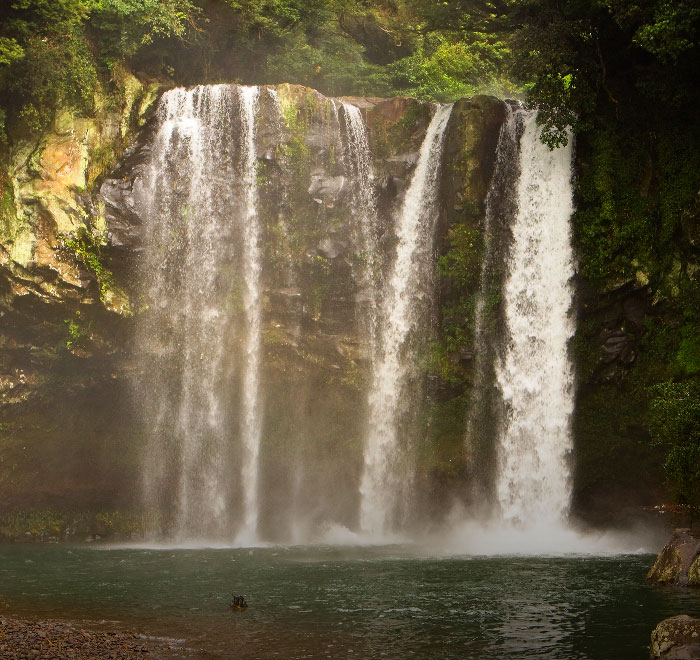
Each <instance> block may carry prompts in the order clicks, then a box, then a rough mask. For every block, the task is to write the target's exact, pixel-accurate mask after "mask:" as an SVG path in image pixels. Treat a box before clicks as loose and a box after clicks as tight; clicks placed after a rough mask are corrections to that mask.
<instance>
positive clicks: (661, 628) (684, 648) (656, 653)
mask: <svg viewBox="0 0 700 660" xmlns="http://www.w3.org/2000/svg"><path fill="white" fill-rule="evenodd" d="M649 657H650V658H651V660H657V659H658V660H697V659H698V658H700V619H693V618H692V617H689V616H687V615H685V614H681V615H680V616H674V617H671V618H670V619H664V620H663V621H662V622H661V623H660V624H659V625H658V626H656V628H654V631H653V632H652V633H651V647H650V653H649Z"/></svg>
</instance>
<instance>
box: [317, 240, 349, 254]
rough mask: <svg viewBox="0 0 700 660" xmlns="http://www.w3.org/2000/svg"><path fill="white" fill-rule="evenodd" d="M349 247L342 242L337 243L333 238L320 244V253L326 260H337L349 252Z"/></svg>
mask: <svg viewBox="0 0 700 660" xmlns="http://www.w3.org/2000/svg"><path fill="white" fill-rule="evenodd" d="M347 249H348V246H347V244H346V243H343V242H342V241H336V240H333V239H332V238H324V239H322V240H321V241H320V242H319V244H318V251H319V252H320V253H321V254H322V255H323V256H324V257H325V258H326V259H337V258H338V257H342V256H343V255H344V254H345V252H346V251H347Z"/></svg>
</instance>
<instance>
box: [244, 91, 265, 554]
mask: <svg viewBox="0 0 700 660" xmlns="http://www.w3.org/2000/svg"><path fill="white" fill-rule="evenodd" d="M239 90H240V97H241V131H242V133H243V140H242V144H241V151H242V158H241V160H242V162H243V170H242V183H243V191H244V200H245V201H244V209H243V213H242V218H243V274H244V282H245V290H244V294H243V309H244V313H245V325H246V338H245V350H244V365H243V370H244V372H243V390H242V397H243V402H242V406H241V408H242V410H241V412H242V414H241V427H240V434H241V439H242V442H243V449H244V451H243V457H242V467H241V482H242V484H243V492H244V494H245V495H244V498H245V518H244V524H243V530H242V531H241V533H240V534H239V539H241V540H245V541H248V542H254V541H256V540H257V529H258V515H259V504H258V476H259V470H260V437H261V433H262V419H261V415H260V401H259V399H260V382H259V380H260V347H261V343H262V342H261V322H262V304H261V295H262V291H261V275H262V247H261V233H262V227H261V221H260V218H259V217H258V213H257V202H258V191H257V172H256V163H257V161H256V157H255V115H256V108H257V104H258V95H259V92H258V88H257V87H240V88H239Z"/></svg>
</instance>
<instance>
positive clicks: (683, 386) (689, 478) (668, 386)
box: [649, 381, 700, 511]
mask: <svg viewBox="0 0 700 660" xmlns="http://www.w3.org/2000/svg"><path fill="white" fill-rule="evenodd" d="M652 393H653V396H654V398H653V399H652V402H651V406H650V415H649V417H650V419H649V426H650V429H651V434H652V440H653V442H655V443H656V444H658V445H661V446H663V447H664V448H665V449H666V459H665V461H664V472H665V474H666V478H667V480H668V482H669V483H670V485H671V487H672V488H673V490H674V492H675V495H676V497H677V499H678V502H679V503H680V504H687V505H689V506H691V507H692V508H693V509H694V510H695V511H697V510H698V508H699V507H700V382H698V381H684V382H673V381H666V382H664V383H659V384H658V385H655V386H654V387H653V388H652Z"/></svg>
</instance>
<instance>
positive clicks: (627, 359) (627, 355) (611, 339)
mask: <svg viewBox="0 0 700 660" xmlns="http://www.w3.org/2000/svg"><path fill="white" fill-rule="evenodd" d="M603 338H604V339H605V342H604V343H603V346H602V347H601V358H600V360H601V362H603V363H604V364H609V363H611V362H615V361H618V362H620V363H622V364H624V365H629V364H632V362H634V360H635V359H636V357H637V354H636V352H635V350H634V340H633V339H632V338H631V337H629V336H628V335H627V333H625V332H622V331H614V330H613V331H605V332H604V333H603Z"/></svg>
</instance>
